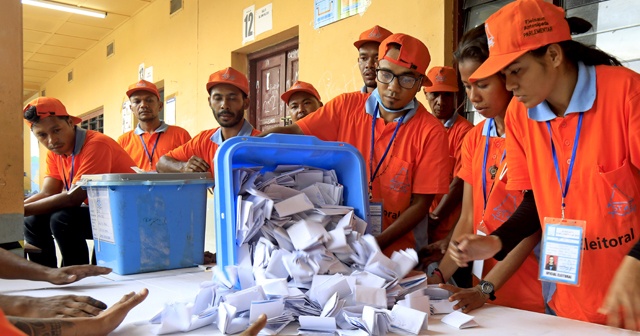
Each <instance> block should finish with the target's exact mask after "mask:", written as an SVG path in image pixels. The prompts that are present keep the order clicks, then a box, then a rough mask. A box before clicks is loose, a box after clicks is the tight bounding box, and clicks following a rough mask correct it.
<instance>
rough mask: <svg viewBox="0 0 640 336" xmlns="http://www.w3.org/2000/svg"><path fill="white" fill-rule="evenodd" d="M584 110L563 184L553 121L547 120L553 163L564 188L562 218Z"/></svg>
mask: <svg viewBox="0 0 640 336" xmlns="http://www.w3.org/2000/svg"><path fill="white" fill-rule="evenodd" d="M583 115H584V112H580V116H579V117H578V126H577V128H576V137H575V139H574V140H573V150H572V151H571V158H570V159H569V160H570V161H569V162H570V163H569V171H567V180H566V181H565V183H564V187H563V186H562V178H561V177H560V165H559V164H558V155H557V154H556V146H555V144H554V143H553V135H552V134H551V123H550V122H549V121H547V129H548V130H549V138H551V154H552V155H553V165H554V166H555V168H556V175H557V176H558V183H559V184H560V189H561V190H562V219H564V208H565V206H566V203H565V198H566V197H567V193H568V192H569V184H570V183H571V176H572V175H573V164H574V163H575V162H576V152H577V150H578V140H579V139H580V129H581V128H582V117H583Z"/></svg>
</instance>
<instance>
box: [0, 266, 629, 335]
mask: <svg viewBox="0 0 640 336" xmlns="http://www.w3.org/2000/svg"><path fill="white" fill-rule="evenodd" d="M208 280H211V272H205V271H203V270H202V269H200V268H197V267H193V268H185V269H177V270H170V271H161V272H153V273H142V274H135V275H128V276H121V275H117V274H113V273H112V274H109V275H106V276H101V277H92V278H85V279H83V280H81V281H78V282H77V283H74V284H71V285H66V286H54V285H51V284H49V283H46V282H37V281H26V280H2V279H0V291H1V292H2V293H3V294H6V295H29V296H35V297H45V296H53V295H66V294H75V295H89V296H92V297H94V298H96V299H98V300H101V301H103V302H105V303H106V304H107V305H109V306H111V305H112V304H114V303H116V302H117V301H119V300H120V298H121V297H122V296H123V295H124V294H126V293H129V292H131V291H135V292H138V291H140V289H142V288H148V289H149V296H148V297H147V299H146V300H145V301H144V302H142V303H141V304H140V305H139V306H137V307H136V308H134V309H133V310H132V311H131V312H130V313H129V315H127V317H126V318H125V320H124V321H123V322H122V324H121V325H120V327H118V328H117V329H116V330H115V331H114V332H112V333H111V334H110V335H122V336H124V335H127V336H129V335H135V336H146V335H155V332H154V331H155V330H156V329H157V328H158V326H159V325H152V324H150V323H148V321H149V319H150V318H151V317H153V316H154V315H156V314H157V313H158V312H160V310H161V309H162V307H164V305H165V303H168V302H178V301H183V302H190V301H192V300H193V299H194V298H195V296H196V294H197V293H198V291H199V288H200V286H199V285H200V283H201V282H203V281H208ZM470 315H472V316H474V317H475V319H474V320H475V321H476V322H477V323H478V324H479V326H478V327H474V328H469V329H461V330H460V329H456V328H454V327H451V326H448V325H446V324H444V323H442V322H440V319H441V318H442V317H443V316H444V315H436V316H432V317H430V318H429V329H428V330H426V331H422V332H421V333H420V335H487V336H496V335H562V336H571V335H576V336H585V335H640V333H637V332H633V331H629V330H622V329H618V328H611V327H607V326H602V325H598V324H593V323H586V322H581V321H574V320H570V319H565V318H560V317H555V316H550V315H545V314H539V313H532V312H528V311H524V310H518V309H512V308H506V307H502V306H495V305H485V307H483V308H480V309H476V310H474V311H472V312H471V314H470ZM297 328H298V324H297V323H291V324H290V325H289V326H288V327H287V328H285V329H284V330H283V331H282V332H281V333H280V334H281V335H297ZM173 335H208V336H209V335H222V333H220V331H219V330H218V328H217V327H216V326H214V325H210V326H207V327H204V328H201V329H197V330H194V331H191V332H188V333H177V334H173ZM389 335H394V334H389ZM403 335H411V334H408V333H403Z"/></svg>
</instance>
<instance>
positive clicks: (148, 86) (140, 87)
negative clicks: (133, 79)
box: [127, 79, 160, 100]
mask: <svg viewBox="0 0 640 336" xmlns="http://www.w3.org/2000/svg"><path fill="white" fill-rule="evenodd" d="M136 91H147V92H151V93H153V94H154V95H155V96H156V97H158V100H160V93H158V87H157V86H156V85H155V84H153V83H151V82H147V81H146V80H144V79H141V80H139V81H138V82H137V83H133V84H131V85H129V90H127V97H129V98H131V95H132V94H133V93H134V92H136Z"/></svg>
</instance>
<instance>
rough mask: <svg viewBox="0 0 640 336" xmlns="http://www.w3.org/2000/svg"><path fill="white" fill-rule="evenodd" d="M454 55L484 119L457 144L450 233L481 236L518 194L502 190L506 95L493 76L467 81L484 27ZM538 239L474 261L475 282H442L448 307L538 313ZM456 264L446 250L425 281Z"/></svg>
mask: <svg viewBox="0 0 640 336" xmlns="http://www.w3.org/2000/svg"><path fill="white" fill-rule="evenodd" d="M454 56H455V58H456V61H457V62H458V70H459V72H460V76H461V79H462V83H463V84H464V87H465V90H466V92H467V96H468V97H469V101H471V103H472V104H473V106H474V108H475V109H476V110H477V111H478V112H479V113H480V114H482V116H484V117H485V118H487V120H484V121H482V122H481V123H480V124H478V125H477V126H476V127H474V128H473V129H472V130H471V131H469V133H467V136H466V138H465V140H464V144H463V145H462V168H461V169H460V171H459V173H458V177H460V178H461V179H463V180H464V195H463V201H462V214H461V216H460V220H459V221H458V224H457V225H456V228H455V231H454V233H453V239H454V240H455V239H456V238H457V237H459V236H460V235H462V234H465V233H472V232H473V233H475V232H479V233H481V234H484V235H486V234H489V233H491V232H492V231H493V230H495V229H496V228H498V227H500V226H501V225H502V224H503V223H504V222H505V221H506V220H507V219H508V218H509V217H510V216H511V214H512V213H513V212H514V211H515V209H516V208H517V207H518V205H519V204H520V202H521V201H522V198H523V194H522V192H521V191H507V190H506V180H507V174H506V173H507V170H508V169H507V162H506V160H505V157H506V154H507V153H506V149H505V122H504V117H505V113H506V111H507V105H508V104H509V101H510V100H511V98H512V94H511V93H510V92H509V91H507V90H506V89H505V86H504V80H503V79H502V77H500V76H499V75H492V76H489V77H487V78H483V79H481V80H479V81H476V82H474V83H471V82H470V81H469V76H470V75H471V74H472V73H473V72H474V71H475V70H476V69H477V68H478V67H479V66H480V65H481V64H482V63H483V62H484V61H485V60H486V59H487V57H488V56H489V48H488V45H487V37H486V34H485V31H484V26H479V27H477V28H474V29H472V30H471V31H469V32H467V33H466V34H465V35H464V36H463V37H462V41H461V42H460V46H459V48H458V50H457V51H456V52H455V54H454ZM538 240H539V235H538V236H536V235H533V236H530V237H528V238H526V239H525V240H524V241H523V243H521V244H520V245H519V246H518V247H516V248H515V249H514V253H511V254H510V255H509V256H508V257H507V258H505V260H504V261H502V262H496V261H495V260H487V261H484V262H482V261H480V262H479V263H483V264H481V265H477V267H478V268H477V269H476V272H474V274H475V275H476V276H477V277H481V279H482V280H481V281H480V282H479V284H478V285H476V286H475V287H472V288H467V289H460V288H458V287H455V286H452V285H442V287H443V288H446V289H448V290H451V291H453V292H455V294H453V295H452V296H451V300H459V302H458V304H457V306H455V307H454V308H455V309H458V308H462V311H463V312H465V313H467V312H469V311H471V310H473V309H476V308H479V307H481V306H482V305H483V304H484V303H485V302H487V301H488V300H492V301H493V302H492V303H495V304H499V305H503V306H508V307H513V308H518V309H525V310H529V311H534V312H541V313H542V312H544V300H543V297H542V288H541V284H540V281H538V279H537V269H538V262H537V258H536V256H535V255H534V254H533V253H531V249H533V247H534V246H535V245H536V244H537V243H538ZM520 265H522V266H520ZM456 269H457V266H456V264H455V263H454V261H453V260H452V259H451V256H450V255H449V253H447V254H446V255H445V256H444V258H443V260H442V262H441V263H440V266H439V268H438V269H436V271H435V272H434V274H433V275H432V276H431V277H429V282H430V283H439V282H446V280H447V279H449V278H450V277H451V275H452V274H453V273H454V272H455V271H456ZM475 282H476V283H477V282H478V281H475Z"/></svg>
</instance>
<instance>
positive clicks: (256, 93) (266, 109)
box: [248, 38, 298, 131]
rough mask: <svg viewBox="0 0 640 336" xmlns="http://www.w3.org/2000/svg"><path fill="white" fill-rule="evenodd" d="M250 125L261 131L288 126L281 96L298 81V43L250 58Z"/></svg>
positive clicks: (266, 50) (283, 45) (291, 43)
mask: <svg viewBox="0 0 640 336" xmlns="http://www.w3.org/2000/svg"><path fill="white" fill-rule="evenodd" d="M248 58H249V62H250V63H249V83H250V84H249V87H250V94H249V98H250V101H251V104H250V111H249V121H250V122H251V123H252V124H253V125H254V127H255V128H256V129H258V130H260V131H264V130H267V129H269V128H273V127H276V126H284V125H287V124H288V119H287V107H286V105H285V103H284V102H283V101H282V99H280V96H281V95H282V94H283V93H284V92H285V91H286V90H288V89H289V88H290V87H291V85H293V83H294V82H295V81H296V80H297V79H298V39H297V38H295V39H292V40H289V41H287V42H283V43H281V44H279V45H276V46H273V47H269V48H266V49H264V50H261V51H259V52H256V53H254V54H251V55H249V56H248Z"/></svg>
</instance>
